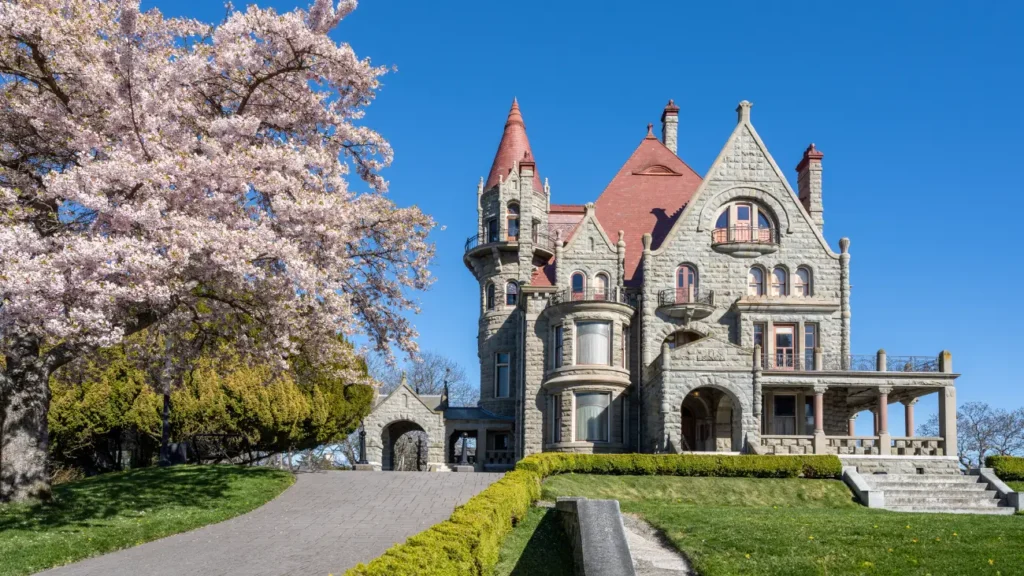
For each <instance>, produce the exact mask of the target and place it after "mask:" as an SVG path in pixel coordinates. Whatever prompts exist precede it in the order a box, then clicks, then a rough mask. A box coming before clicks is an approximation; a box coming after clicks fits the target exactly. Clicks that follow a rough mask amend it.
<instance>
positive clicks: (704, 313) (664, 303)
mask: <svg viewBox="0 0 1024 576" xmlns="http://www.w3.org/2000/svg"><path fill="white" fill-rule="evenodd" d="M658 309H659V310H661V311H663V312H664V313H666V314H668V315H669V316H671V317H673V318H682V319H684V320H686V321H687V322H689V321H690V320H700V319H702V318H707V317H708V316H710V315H711V313H712V312H714V311H715V292H714V290H700V289H695V288H693V287H692V286H691V287H689V288H667V289H665V290H662V291H661V292H658Z"/></svg>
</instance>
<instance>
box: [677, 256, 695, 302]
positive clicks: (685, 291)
mask: <svg viewBox="0 0 1024 576" xmlns="http://www.w3.org/2000/svg"><path fill="white" fill-rule="evenodd" d="M696 294H697V271H696V270H694V269H693V266H690V265H689V264H683V265H682V266H680V267H679V268H676V304H686V303H688V302H693V301H694V296H696Z"/></svg>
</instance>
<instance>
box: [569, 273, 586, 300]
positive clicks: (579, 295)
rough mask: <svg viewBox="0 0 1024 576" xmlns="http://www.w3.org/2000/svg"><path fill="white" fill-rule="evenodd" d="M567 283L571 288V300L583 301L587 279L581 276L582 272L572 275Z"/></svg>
mask: <svg viewBox="0 0 1024 576" xmlns="http://www.w3.org/2000/svg"><path fill="white" fill-rule="evenodd" d="M569 283H570V285H571V288H572V299H573V300H583V298H584V293H585V292H586V290H587V277H586V276H584V275H583V272H575V273H573V275H572V278H570V280H569Z"/></svg>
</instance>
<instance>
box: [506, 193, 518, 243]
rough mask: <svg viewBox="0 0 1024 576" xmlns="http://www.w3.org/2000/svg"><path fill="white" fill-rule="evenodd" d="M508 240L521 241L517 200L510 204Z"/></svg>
mask: <svg viewBox="0 0 1024 576" xmlns="http://www.w3.org/2000/svg"><path fill="white" fill-rule="evenodd" d="M508 241H509V242H518V241H519V204H516V203H515V202H512V203H510V204H509V205H508Z"/></svg>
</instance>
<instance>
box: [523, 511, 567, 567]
mask: <svg viewBox="0 0 1024 576" xmlns="http://www.w3.org/2000/svg"><path fill="white" fill-rule="evenodd" d="M558 514H559V513H558V512H557V511H556V510H555V509H554V508H548V509H547V510H545V512H544V516H543V517H542V518H541V520H540V523H539V524H537V529H536V530H534V532H533V535H532V536H530V540H529V541H528V542H527V543H526V548H524V549H523V553H522V555H521V556H520V557H519V561H518V562H516V566H515V568H513V569H512V572H511V573H510V575H511V576H563V575H565V574H572V573H573V559H572V548H571V546H570V543H569V538H568V537H567V536H566V534H565V531H564V530H562V523H561V522H560V521H559V518H558Z"/></svg>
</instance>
